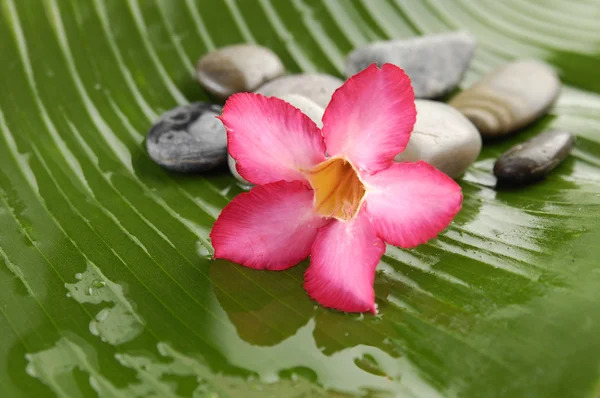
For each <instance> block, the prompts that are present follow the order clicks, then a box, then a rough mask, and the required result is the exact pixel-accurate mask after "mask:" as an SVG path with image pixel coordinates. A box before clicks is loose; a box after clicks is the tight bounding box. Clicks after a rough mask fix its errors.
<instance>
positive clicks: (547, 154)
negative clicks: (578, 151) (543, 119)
mask: <svg viewBox="0 0 600 398" xmlns="http://www.w3.org/2000/svg"><path fill="white" fill-rule="evenodd" d="M574 144H575V136H574V135H573V134H571V133H569V132H567V131H560V130H550V131H546V132H544V133H542V134H539V135H537V136H535V137H533V138H532V139H530V140H527V141H525V142H523V143H521V144H518V145H515V146H513V147H512V148H510V149H509V150H508V151H506V152H505V153H503V154H502V156H500V157H499V158H498V160H497V161H496V164H495V165H494V174H495V175H496V177H498V181H499V182H500V183H513V184H526V183H528V182H532V181H535V180H539V179H540V178H542V177H544V176H545V175H546V174H548V173H549V172H550V171H552V170H553V169H554V168H556V166H558V165H559V164H560V162H562V161H563V160H564V159H565V158H566V157H567V156H568V155H569V152H571V149H573V145H574Z"/></svg>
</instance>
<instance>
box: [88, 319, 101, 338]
mask: <svg viewBox="0 0 600 398" xmlns="http://www.w3.org/2000/svg"><path fill="white" fill-rule="evenodd" d="M90 333H91V334H93V335H94V336H98V335H99V334H100V333H99V332H98V323H96V321H91V322H90Z"/></svg>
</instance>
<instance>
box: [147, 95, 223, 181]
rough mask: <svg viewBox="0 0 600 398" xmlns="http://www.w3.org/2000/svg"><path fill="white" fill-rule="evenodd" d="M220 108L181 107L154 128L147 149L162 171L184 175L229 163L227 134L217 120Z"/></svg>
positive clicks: (190, 105) (164, 116)
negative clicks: (184, 173) (163, 169)
mask: <svg viewBox="0 0 600 398" xmlns="http://www.w3.org/2000/svg"><path fill="white" fill-rule="evenodd" d="M222 109H223V108H222V107H221V106H219V105H213V104H206V103H202V102H195V103H191V104H187V105H182V106H178V107H177V108H174V109H172V110H170V111H168V112H166V113H165V114H164V115H162V116H161V117H160V118H159V119H158V121H157V122H156V123H155V124H154V125H153V126H152V128H151V129H150V132H149V133H148V136H147V137H146V149H147V150H148V154H149V155H150V157H151V158H152V160H154V161H155V162H156V163H158V164H159V165H161V166H162V167H164V168H166V169H169V170H174V171H182V172H197V171H206V170H210V169H213V168H215V167H217V166H220V165H222V164H224V163H225V161H226V159H227V134H226V131H225V127H224V126H223V123H221V121H220V120H219V119H217V118H216V116H218V115H220V114H221V111H222Z"/></svg>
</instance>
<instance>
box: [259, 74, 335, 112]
mask: <svg viewBox="0 0 600 398" xmlns="http://www.w3.org/2000/svg"><path fill="white" fill-rule="evenodd" d="M342 84H344V81H343V80H341V79H338V78H337V77H335V76H331V75H327V74H325V73H300V74H295V75H287V76H282V77H279V78H277V79H274V80H271V81H270V82H268V83H265V84H264V85H262V86H261V87H260V88H259V89H258V90H256V92H257V93H259V94H262V95H266V96H267V97H278V98H281V97H282V96H284V95H289V94H297V95H301V96H303V97H305V98H308V99H309V100H311V101H313V102H314V103H315V104H317V105H319V106H320V107H322V108H326V107H327V105H328V104H329V101H331V96H332V95H333V93H334V92H335V90H337V89H338V88H339V87H340V86H341V85H342Z"/></svg>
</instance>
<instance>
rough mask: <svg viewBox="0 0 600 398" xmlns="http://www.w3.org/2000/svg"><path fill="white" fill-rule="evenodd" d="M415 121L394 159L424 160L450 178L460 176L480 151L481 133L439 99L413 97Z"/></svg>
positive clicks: (400, 160)
mask: <svg viewBox="0 0 600 398" xmlns="http://www.w3.org/2000/svg"><path fill="white" fill-rule="evenodd" d="M415 105H416V108H417V121H416V123H415V127H414V128H413V132H412V134H411V137H410V141H409V142H408V145H407V146H406V149H405V150H404V151H403V152H401V153H400V154H398V155H396V157H395V159H394V160H396V161H397V162H402V161H408V162H415V161H417V160H424V161H426V162H427V163H429V164H431V165H432V166H434V167H436V168H437V169H439V170H440V171H442V172H444V173H446V174H448V175H449V176H450V177H452V178H457V177H459V176H461V175H462V174H463V173H464V172H465V170H466V169H467V168H468V167H469V166H470V165H471V164H472V163H473V162H474V161H475V159H477V156H478V155H479V152H480V151H481V136H480V135H479V132H478V131H477V129H476V128H475V126H473V124H472V123H471V122H470V121H469V120H468V119H467V118H466V117H464V116H463V115H462V114H461V113H460V112H459V111H457V110H456V109H454V108H452V107H451V106H449V105H446V104H444V103H441V102H435V101H429V100H416V101H415Z"/></svg>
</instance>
